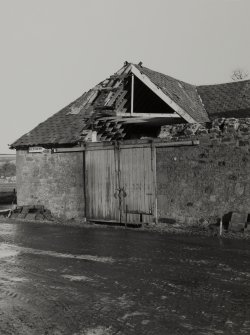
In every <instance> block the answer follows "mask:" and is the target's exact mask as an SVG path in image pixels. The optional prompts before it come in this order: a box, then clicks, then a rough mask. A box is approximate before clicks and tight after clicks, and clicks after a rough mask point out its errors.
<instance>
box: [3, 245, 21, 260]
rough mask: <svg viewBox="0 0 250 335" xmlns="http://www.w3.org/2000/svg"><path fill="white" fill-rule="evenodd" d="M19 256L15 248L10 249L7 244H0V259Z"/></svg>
mask: <svg viewBox="0 0 250 335" xmlns="http://www.w3.org/2000/svg"><path fill="white" fill-rule="evenodd" d="M18 254H19V251H18V250H16V248H12V247H11V246H9V245H8V244H5V243H1V244H0V258H8V257H15V256H17V255H18Z"/></svg>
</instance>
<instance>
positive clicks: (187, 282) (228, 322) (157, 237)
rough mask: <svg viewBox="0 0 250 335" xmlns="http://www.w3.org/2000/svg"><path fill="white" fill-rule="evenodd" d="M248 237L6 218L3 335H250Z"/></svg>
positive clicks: (0, 305) (1, 239)
mask: <svg viewBox="0 0 250 335" xmlns="http://www.w3.org/2000/svg"><path fill="white" fill-rule="evenodd" d="M249 244H250V243H249V241H232V240H223V241H220V240H219V239H218V238H207V237H206V238H205V237H197V236H195V237H194V236H193V237H189V236H180V235H178V236H177V235H167V234H158V233H150V232H139V231H131V230H123V229H117V230H116V229H105V228H97V229H91V228H90V229H87V228H75V227H72V228H70V227H63V226H47V225H39V224H25V223H23V224H12V223H11V224H7V223H6V224H5V223H1V224H0V334H1V335H5V334H11V335H12V334H22V335H30V334H32V335H40V334H43V335H45V334H47V335H50V334H53V335H61V334H69V335H113V334H117V335H122V334H124V335H126V334H128V335H129V334H135V335H139V334H145V335H149V334H152V335H161V334H164V335H168V334H169V335H175V334H178V335H179V334H189V335H190V334H191V335H195V334H199V335H200V334H201V335H207V334H211V335H214V334H237V335H238V334H250V245H249Z"/></svg>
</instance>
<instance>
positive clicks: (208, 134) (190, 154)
mask: <svg viewBox="0 0 250 335" xmlns="http://www.w3.org/2000/svg"><path fill="white" fill-rule="evenodd" d="M159 137H161V138H169V139H170V140H173V139H174V138H177V137H178V139H181V138H187V137H189V138H190V139H192V138H195V139H199V141H200V144H199V145H198V146H190V147H164V148H158V149H157V189H158V190H157V192H158V214H159V219H160V220H162V221H163V222H164V220H166V221H168V220H169V219H175V220H180V221H184V222H188V223H191V222H194V221H200V222H202V221H203V220H207V221H208V222H211V220H216V219H218V218H220V217H223V216H224V215H225V214H227V213H230V212H232V211H240V212H245V213H250V119H218V120H215V121H214V122H213V123H211V124H206V125H197V124H193V125H190V124H189V125H180V126H174V127H171V126H165V127H162V130H161V133H160V136H159Z"/></svg>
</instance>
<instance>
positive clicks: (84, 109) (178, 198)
mask: <svg viewBox="0 0 250 335" xmlns="http://www.w3.org/2000/svg"><path fill="white" fill-rule="evenodd" d="M249 132H250V81H249V80H246V81H239V82H232V83H226V84H219V85H206V86H194V85H191V84H188V83H185V82H183V81H180V80H177V79H174V78H172V77H170V76H167V75H164V74H162V73H159V72H156V71H153V70H150V69H148V68H146V67H144V66H143V65H142V64H141V63H140V64H138V65H136V64H131V63H127V62H125V64H124V66H123V67H122V68H121V69H120V70H119V71H117V72H116V73H115V74H113V75H111V76H110V77H109V78H108V79H106V80H104V81H102V82H101V83H99V84H98V85H96V86H95V87H94V88H92V89H91V90H89V91H88V92H85V93H83V95H82V96H81V97H79V98H78V99H76V100H75V101H74V102H72V103H70V104H69V105H68V106H67V107H65V108H63V109H62V110H61V111H59V112H58V113H56V114H54V115H53V116H51V117H50V118H49V119H47V120H46V121H44V122H43V123H41V124H39V125H38V126H37V127H36V128H34V129H33V130H31V131H30V132H29V133H27V134H25V135H23V136H22V137H21V138H19V139H18V140H17V141H16V142H14V143H13V144H12V145H11V148H13V149H16V163H17V202H18V205H20V206H24V205H31V206H32V205H42V206H44V207H45V208H47V209H49V210H51V212H52V213H53V215H55V216H57V217H62V218H67V219H72V218H74V219H76V220H83V219H85V218H86V219H87V220H94V221H110V222H114V221H118V222H127V223H129V222H159V221H161V222H175V221H176V220H180V221H183V222H194V221H199V220H200V221H201V220H209V219H210V218H213V217H217V218H220V217H222V216H224V215H226V214H227V213H230V212H232V211H241V212H246V213H247V212H248V211H249V208H250V174H249V169H250V157H249V151H250V142H249Z"/></svg>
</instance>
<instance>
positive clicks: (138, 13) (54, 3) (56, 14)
mask: <svg viewBox="0 0 250 335" xmlns="http://www.w3.org/2000/svg"><path fill="white" fill-rule="evenodd" d="M249 33H250V0H126V1H124V0H0V43H1V49H0V92H1V93H0V97H1V112H0V116H1V118H0V153H7V152H9V151H8V144H10V143H12V142H13V141H14V140H16V139H17V138H18V137H20V136H21V135H23V134H24V133H26V132H28V131H30V130H31V129H32V128H34V127H35V126H36V125H37V124H38V123H40V122H42V121H44V120H45V119H46V118H48V117H49V116H51V115H52V114H54V113H55V112H57V111H58V110H60V109H61V108H62V107H64V106H65V105H67V104H68V103H69V102H71V101H72V100H74V99H75V98H77V97H78V96H80V95H81V94H82V93H83V92H84V91H86V90H88V89H90V88H91V87H92V86H94V85H95V84H97V83H98V82H100V81H101V80H103V79H105V78H106V77H107V76H109V75H110V74H113V73H114V72H115V71H116V70H117V69H118V68H120V67H121V66H122V65H123V62H124V61H125V60H127V61H131V62H135V63H138V62H139V61H142V62H143V65H144V66H147V67H149V68H152V69H154V70H158V71H160V72H163V73H165V74H169V75H171V76H173V77H176V78H178V79H181V80H183V81H186V82H190V83H194V84H210V83H211V84H213V83H221V82H227V81H230V76H231V73H232V71H233V70H234V69H236V68H239V67H240V68H242V69H244V70H246V71H249V72H250V42H249ZM11 152H12V153H14V151H11Z"/></svg>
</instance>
